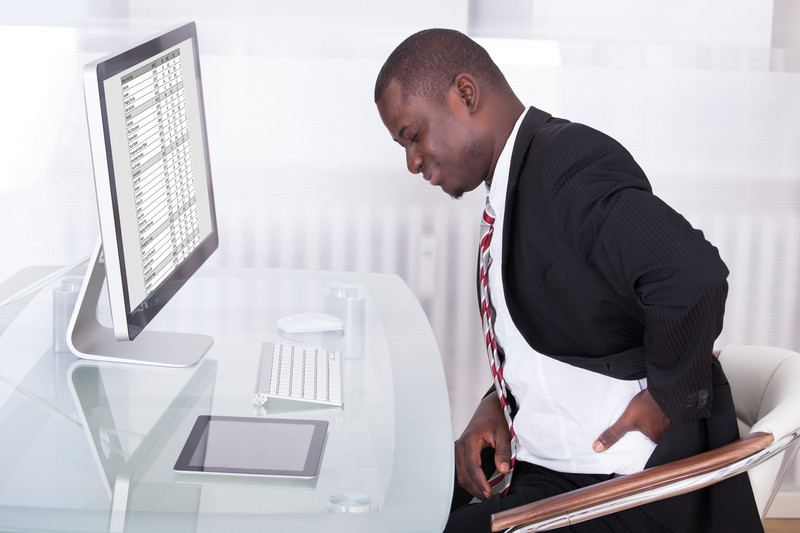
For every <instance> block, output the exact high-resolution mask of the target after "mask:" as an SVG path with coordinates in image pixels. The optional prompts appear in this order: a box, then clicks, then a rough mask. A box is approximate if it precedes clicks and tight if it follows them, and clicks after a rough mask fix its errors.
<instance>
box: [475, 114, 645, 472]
mask: <svg viewBox="0 0 800 533" xmlns="http://www.w3.org/2000/svg"><path fill="white" fill-rule="evenodd" d="M524 117H525V113H523V114H522V116H521V117H520V118H519V120H518V121H517V124H516V126H515V127H514V131H513V132H512V133H511V136H510V137H509V139H508V141H507V142H506V145H505V148H504V149H503V152H502V153H501V155H500V158H499V160H498V162H497V166H496V167H495V171H494V177H493V178H492V185H491V188H489V191H488V199H489V203H490V204H491V205H492V208H493V209H494V213H495V216H496V219H495V223H494V228H495V234H494V238H493V239H492V242H491V244H490V246H489V255H490V256H491V266H490V267H489V292H490V298H491V301H492V305H493V306H494V309H495V317H496V318H495V325H494V331H495V337H496V340H497V343H498V344H499V345H500V346H501V347H502V349H503V351H504V352H505V360H504V362H503V376H504V377H505V379H506V383H507V385H508V387H509V389H510V391H511V393H512V394H513V395H514V398H515V399H516V401H517V405H518V406H519V411H518V412H517V414H516V416H515V418H514V429H515V431H516V433H517V436H518V438H519V450H518V452H517V459H518V460H520V461H525V462H528V463H533V464H537V465H540V466H544V467H546V468H550V469H552V470H556V471H559V472H571V473H585V474H613V473H617V474H629V473H632V472H637V471H639V470H642V468H644V465H645V463H646V462H647V459H648V458H649V457H650V454H651V453H652V451H653V448H655V443H653V441H651V440H650V439H648V438H647V437H645V436H644V435H643V434H642V433H640V432H636V431H635V432H631V433H628V434H627V435H626V436H624V437H623V438H621V439H620V440H619V441H618V442H617V443H616V444H615V445H613V446H612V447H611V448H609V449H608V450H606V451H604V452H601V453H597V452H595V451H594V450H592V444H593V443H594V441H595V440H596V439H597V437H599V436H600V435H601V434H602V432H603V431H605V430H606V429H607V428H608V427H609V426H611V424H613V423H614V422H615V421H616V420H617V419H618V418H619V416H620V415H621V414H622V412H623V411H624V410H625V407H626V406H627V405H628V402H629V401H630V400H631V398H633V396H634V395H636V394H637V393H638V392H639V391H641V390H642V389H643V388H644V387H645V386H646V383H645V380H640V381H626V380H619V379H615V378H611V377H608V376H604V375H602V374H598V373H596V372H591V371H589V370H584V369H582V368H578V367H574V366H572V365H568V364H566V363H563V362H561V361H557V360H556V359H553V358H552V357H547V356H544V355H542V354H539V353H537V352H536V351H535V350H534V349H533V348H531V347H530V346H529V345H528V343H527V342H526V341H525V339H524V338H523V337H522V335H521V334H520V332H519V331H518V330H517V327H516V326H515V325H514V322H513V321H512V320H511V316H510V314H509V312H508V307H507V305H506V300H505V296H504V293H503V278H502V276H501V274H500V273H501V272H502V264H501V262H502V257H503V255H502V245H503V239H502V228H503V221H504V213H505V200H506V190H507V187H508V178H509V176H508V174H509V171H510V165H511V152H512V149H513V146H514V141H515V139H516V137H517V133H518V131H519V126H520V124H521V123H522V119H523V118H524Z"/></svg>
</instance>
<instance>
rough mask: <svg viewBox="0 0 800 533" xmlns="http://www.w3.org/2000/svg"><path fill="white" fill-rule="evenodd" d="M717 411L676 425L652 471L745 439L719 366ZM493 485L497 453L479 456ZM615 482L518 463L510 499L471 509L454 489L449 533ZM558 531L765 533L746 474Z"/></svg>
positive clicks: (477, 531) (480, 530)
mask: <svg viewBox="0 0 800 533" xmlns="http://www.w3.org/2000/svg"><path fill="white" fill-rule="evenodd" d="M714 363H715V364H714V368H713V379H714V392H713V396H712V398H713V404H712V405H713V407H712V414H711V417H710V418H707V419H699V420H691V421H687V422H679V423H673V424H672V426H670V428H669V430H668V431H667V433H666V434H665V435H664V437H663V438H662V439H661V442H659V444H658V446H656V448H655V450H654V451H653V454H652V455H651V456H650V459H649V460H648V462H647V465H646V467H648V468H649V467H652V466H657V465H660V464H665V463H668V462H671V461H675V460H678V459H681V458H683V457H689V456H691V455H696V454H698V453H701V452H704V451H707V450H712V449H715V448H718V447H719V446H722V445H723V444H727V443H728V442H731V441H733V440H736V439H738V438H739V430H738V428H737V425H736V414H735V411H734V408H733V397H732V396H731V391H730V386H729V385H728V381H727V379H726V378H725V374H724V373H723V371H722V367H721V366H720V365H719V362H718V361H716V360H715V361H714ZM481 464H482V465H483V467H484V470H485V471H487V470H491V471H488V472H487V478H488V476H489V475H491V474H492V473H493V470H494V450H493V449H491V448H487V449H485V450H484V453H483V455H482V456H481ZM609 477H610V476H607V475H593V474H568V473H562V472H554V471H552V470H549V469H547V468H543V467H540V466H536V465H532V464H529V463H523V462H520V461H518V462H517V464H516V466H515V468H514V477H513V478H512V482H511V487H510V489H509V493H508V495H507V496H493V497H492V498H490V499H489V500H487V501H486V502H481V503H476V504H470V503H469V501H470V500H471V499H472V496H471V495H470V494H469V493H467V492H466V491H465V490H464V489H462V488H461V487H460V486H459V485H458V483H457V482H456V483H455V488H454V491H453V502H452V507H451V514H450V519H449V521H448V523H447V527H446V528H445V532H446V533H473V532H474V533H486V532H488V531H490V525H489V518H490V517H491V515H492V514H494V513H497V512H499V511H503V510H505V509H510V508H513V507H517V506H519V505H523V504H525V503H530V502H534V501H538V500H541V499H543V498H548V497H550V496H555V495H557V494H562V493H564V492H568V491H571V490H575V489H578V488H581V487H585V486H588V485H592V484H594V483H599V482H601V481H604V480H606V479H609ZM554 531H559V532H567V531H569V532H575V533H608V532H614V533H625V532H638V531H646V532H653V533H659V532H670V531H671V532H675V533H695V532H696V533H711V532H714V533H728V532H736V533H763V531H764V529H763V527H762V525H761V519H760V517H759V516H758V511H757V509H756V505H755V500H754V499H753V492H752V489H751V488H750V481H749V479H748V478H747V474H740V475H738V476H735V477H732V478H730V479H727V480H725V481H722V482H720V483H717V484H715V485H712V486H710V487H707V488H705V489H701V490H698V491H694V492H691V493H688V494H683V495H681V496H675V497H673V498H669V499H666V500H662V501H659V502H653V503H649V504H647V505H642V506H640V507H635V508H632V509H628V510H626V511H621V512H619V513H614V514H612V515H608V516H605V517H600V518H595V519H593V520H589V521H586V522H582V523H580V524H576V525H573V526H570V527H569V528H561V529H558V530H554Z"/></svg>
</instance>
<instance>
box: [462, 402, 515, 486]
mask: <svg viewBox="0 0 800 533" xmlns="http://www.w3.org/2000/svg"><path fill="white" fill-rule="evenodd" d="M487 447H491V448H494V450H495V454H494V463H495V468H497V470H498V471H499V472H502V473H503V474H505V473H507V472H508V471H509V470H510V469H511V435H510V433H509V431H508V424H507V423H506V419H505V415H504V414H503V409H502V408H501V407H500V400H499V399H498V398H497V395H496V394H490V395H488V396H487V397H485V398H484V399H483V400H481V403H480V404H479V405H478V408H477V409H475V414H473V415H472V419H471V420H470V421H469V424H467V427H466V429H465V430H464V432H463V433H462V434H461V438H459V439H458V440H457V441H456V449H455V456H456V475H457V477H458V484H459V485H461V486H462V487H463V488H464V489H465V490H466V491H467V492H469V493H470V494H472V495H473V496H475V497H476V498H479V499H481V500H487V499H489V498H490V497H491V496H492V489H491V487H490V486H489V481H488V480H487V479H486V475H485V474H484V473H483V470H482V469H481V451H482V450H483V449H484V448H487Z"/></svg>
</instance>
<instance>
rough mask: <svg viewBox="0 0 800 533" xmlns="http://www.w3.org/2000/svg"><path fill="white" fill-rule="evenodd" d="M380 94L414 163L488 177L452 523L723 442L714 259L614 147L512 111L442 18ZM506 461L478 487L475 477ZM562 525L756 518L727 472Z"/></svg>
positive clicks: (730, 429) (416, 169)
mask: <svg viewBox="0 0 800 533" xmlns="http://www.w3.org/2000/svg"><path fill="white" fill-rule="evenodd" d="M375 102H376V103H377V107H378V111H379V113H380V116H381V119H382V120H383V123H384V125H385V126H386V127H387V129H388V130H389V132H390V134H391V135H392V137H393V139H394V140H395V141H396V142H398V143H399V144H400V145H401V146H402V147H403V148H404V150H405V153H406V164H407V166H408V170H409V171H410V172H412V173H414V174H422V175H423V177H424V178H425V179H426V180H428V181H430V182H431V184H433V185H437V186H439V187H441V188H442V190H444V191H445V192H446V193H448V194H450V195H451V196H453V197H455V198H458V197H460V196H461V195H462V194H464V193H465V192H468V191H471V190H474V189H476V188H477V187H479V186H480V185H482V184H484V185H485V186H486V189H487V210H486V212H485V213H484V222H485V228H484V235H485V236H484V237H483V239H482V242H481V256H482V259H481V265H482V266H481V268H480V269H479V272H480V274H479V283H478V285H479V296H480V298H481V299H482V301H483V302H484V303H482V304H481V312H482V313H483V320H484V333H485V334H486V338H487V347H488V348H487V349H488V353H489V356H490V360H492V361H496V363H497V364H496V365H495V367H494V368H496V369H499V370H498V371H496V373H495V389H496V390H497V391H499V392H498V393H495V391H492V392H491V393H490V394H487V395H486V396H485V397H484V399H483V400H482V401H481V403H480V404H479V406H478V408H477V409H476V411H475V414H474V416H473V418H472V420H471V421H470V423H469V424H468V425H467V428H466V429H465V430H464V433H463V434H462V435H461V437H460V438H459V439H458V441H457V442H456V449H455V456H456V472H457V481H458V485H460V486H456V490H455V492H454V496H453V510H452V512H451V515H450V520H449V522H448V526H447V531H458V532H463V531H488V529H489V517H490V515H491V514H492V513H495V512H498V511H501V510H503V509H507V508H511V507H516V506H518V505H521V504H524V503H527V502H530V501H535V500H538V499H541V498H545V497H548V496H552V495H555V494H559V493H562V492H566V491H569V490H573V489H575V488H579V487H582V486H586V485H590V484H592V483H596V482H598V481H602V480H604V479H608V478H610V477H612V476H615V475H620V474H627V473H631V472H635V471H639V470H641V469H642V468H645V467H649V466H655V465H658V464H663V463H665V462H669V461H672V460H676V459H679V458H682V457H686V456H689V455H693V454H696V453H699V452H702V451H705V450H708V449H712V448H716V447H718V446H720V445H722V444H725V443H727V442H730V441H731V440H734V439H736V438H738V431H737V428H736V423H735V415H734V412H733V404H732V399H731V395H730V389H729V387H728V384H727V380H726V379H725V376H724V374H723V372H722V369H721V367H720V365H719V362H718V361H717V360H716V358H715V357H714V356H713V355H712V345H713V341H714V339H715V338H716V337H717V335H718V334H719V331H720V329H721V327H722V316H723V312H724V305H725V298H726V295H727V283H726V281H725V280H726V277H727V269H726V268H725V265H724V264H723V263H722V261H721V260H720V258H719V255H718V253H717V251H716V249H715V248H714V247H713V246H711V245H710V244H709V243H708V242H706V241H705V239H704V238H703V236H702V233H700V232H699V231H696V230H694V229H692V228H691V226H690V225H689V224H688V223H687V222H686V220H685V219H683V217H681V216H680V215H678V214H677V213H676V212H674V211H673V210H672V209H671V208H669V207H668V206H667V205H666V204H664V203H663V202H662V201H661V200H659V199H658V198H657V197H656V196H654V195H653V194H652V191H651V188H650V185H649V183H648V181H647V178H646V177H645V175H644V173H643V171H642V170H641V169H640V168H639V166H638V165H637V164H636V162H635V161H634V160H633V158H632V157H631V156H630V154H629V153H628V152H627V151H626V150H625V149H624V148H623V147H622V146H620V145H619V144H618V143H617V142H616V141H614V140H613V139H611V138H609V137H608V136H606V135H604V134H602V133H600V132H598V131H596V130H593V129H591V128H588V127H586V126H583V125H580V124H574V123H571V122H569V121H566V120H563V119H557V118H554V117H551V116H550V115H549V114H547V113H545V112H543V111H541V110H538V109H536V108H529V109H527V110H526V108H525V106H524V105H523V104H522V102H520V100H519V99H518V98H517V97H516V95H515V94H514V92H513V91H512V89H511V88H510V87H509V85H508V83H507V81H506V80H505V78H504V76H503V75H502V73H501V72H500V70H499V69H498V68H497V66H496V65H495V63H494V62H493V61H492V60H491V58H490V57H489V55H488V54H487V53H486V51H485V50H484V49H483V48H481V47H480V46H479V45H477V44H476V43H475V42H473V41H472V40H470V39H469V38H467V37H466V36H464V35H462V34H461V33H459V32H456V31H452V30H426V31H423V32H420V33H417V34H415V35H413V36H411V37H409V38H408V39H406V40H405V41H404V42H403V43H401V44H400V45H399V46H398V47H397V49H395V51H394V52H393V53H392V54H391V55H390V57H389V58H388V59H387V61H386V63H385V64H384V66H383V68H382V69H381V72H380V74H379V76H378V80H377V82H376V86H375ZM492 235H494V238H492V237H491V236H492ZM487 236H488V238H487ZM493 358H496V359H493ZM506 405H508V406H509V407H508V409H506V408H505V406H506ZM510 425H511V426H512V429H513V432H512V429H510ZM512 433H513V438H512V437H511V435H512ZM512 467H513V474H512V476H510V486H508V487H507V488H504V489H503V490H502V491H499V492H498V491H493V490H492V487H491V485H490V482H489V480H488V475H489V474H490V473H491V472H492V471H493V470H495V468H496V469H497V470H498V471H499V472H500V473H501V474H503V473H506V472H508V471H509V470H511V469H512ZM501 477H502V476H501ZM505 479H506V481H508V479H509V477H508V476H507V477H506V478H505ZM493 483H494V481H492V484H493ZM501 486H503V485H501ZM493 492H495V493H494V494H493ZM472 497H475V498H477V499H478V500H479V502H478V503H469V500H470V499H471V498H472ZM572 530H574V531H680V532H686V531H703V532H705V531H738V532H741V531H748V532H749V531H761V524H760V520H759V518H758V516H757V512H756V509H755V504H754V502H753V497H752V492H751V490H750V487H749V483H748V481H747V479H746V477H744V476H738V477H736V478H733V479H731V480H729V481H726V482H723V483H720V484H717V485H715V486H713V487H712V488H709V489H705V490H702V491H697V492H694V493H691V494H689V495H684V496H680V497H676V498H672V499H669V500H666V501H664V502H658V503H652V504H649V505H646V506H641V507H638V508H635V509H631V510H628V511H624V512H620V513H616V514H614V515H611V516H609V517H605V518H600V519H595V520H591V521H588V522H585V523H583V524H578V525H576V526H573V528H572Z"/></svg>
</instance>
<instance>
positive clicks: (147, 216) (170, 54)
mask: <svg viewBox="0 0 800 533" xmlns="http://www.w3.org/2000/svg"><path fill="white" fill-rule="evenodd" d="M194 49H195V45H194V42H193V40H192V39H191V38H187V39H186V40H185V41H183V42H180V43H178V44H176V45H175V46H171V47H169V49H167V50H163V51H161V50H160V51H158V53H157V54H156V55H155V56H153V57H148V58H147V59H145V60H144V61H142V62H140V63H137V64H135V65H133V66H132V67H130V68H127V69H125V70H123V71H121V72H115V70H116V68H119V67H120V66H124V65H115V64H112V65H109V64H108V63H104V66H105V68H103V69H101V74H100V75H101V76H102V77H103V78H104V79H103V88H102V93H101V100H102V101H103V102H104V105H103V106H102V109H103V110H104V111H105V118H106V120H107V123H108V138H107V139H106V142H107V143H108V145H109V148H110V152H109V153H108V154H107V155H109V156H110V157H109V163H110V164H111V165H112V166H113V168H112V171H113V172H112V175H111V176H110V177H111V179H112V180H113V193H114V194H115V196H116V201H115V202H114V206H115V207H116V209H117V216H118V217H119V234H118V235H116V238H117V241H118V244H120V250H119V251H120V257H121V260H122V261H123V263H122V267H123V268H122V271H123V274H124V281H125V283H124V285H123V289H124V290H126V300H127V302H128V307H129V309H131V310H135V309H136V308H138V307H140V306H141V304H142V303H143V302H145V301H146V300H147V298H148V297H151V296H152V295H153V294H154V292H155V291H156V289H157V288H158V287H160V286H161V285H162V284H163V283H164V282H165V281H167V280H169V278H170V276H171V275H172V274H173V273H174V272H175V271H176V269H177V268H178V266H180V264H181V263H182V262H183V261H184V260H186V259H187V258H189V257H190V256H191V255H192V253H193V252H194V251H195V250H197V249H198V248H199V247H200V244H201V243H202V242H204V241H205V240H206V239H208V237H209V236H210V235H211V234H212V233H213V231H214V213H213V209H212V204H211V202H210V193H211V191H210V188H209V173H210V172H209V169H208V168H207V166H206V164H205V160H206V152H207V150H206V146H205V144H206V143H205V131H204V128H203V119H202V116H201V112H202V109H201V106H200V105H199V102H200V95H199V83H196V82H195V80H197V79H198V73H197V72H196V66H195V54H194ZM137 59H140V58H137ZM106 76H107V77H106Z"/></svg>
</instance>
